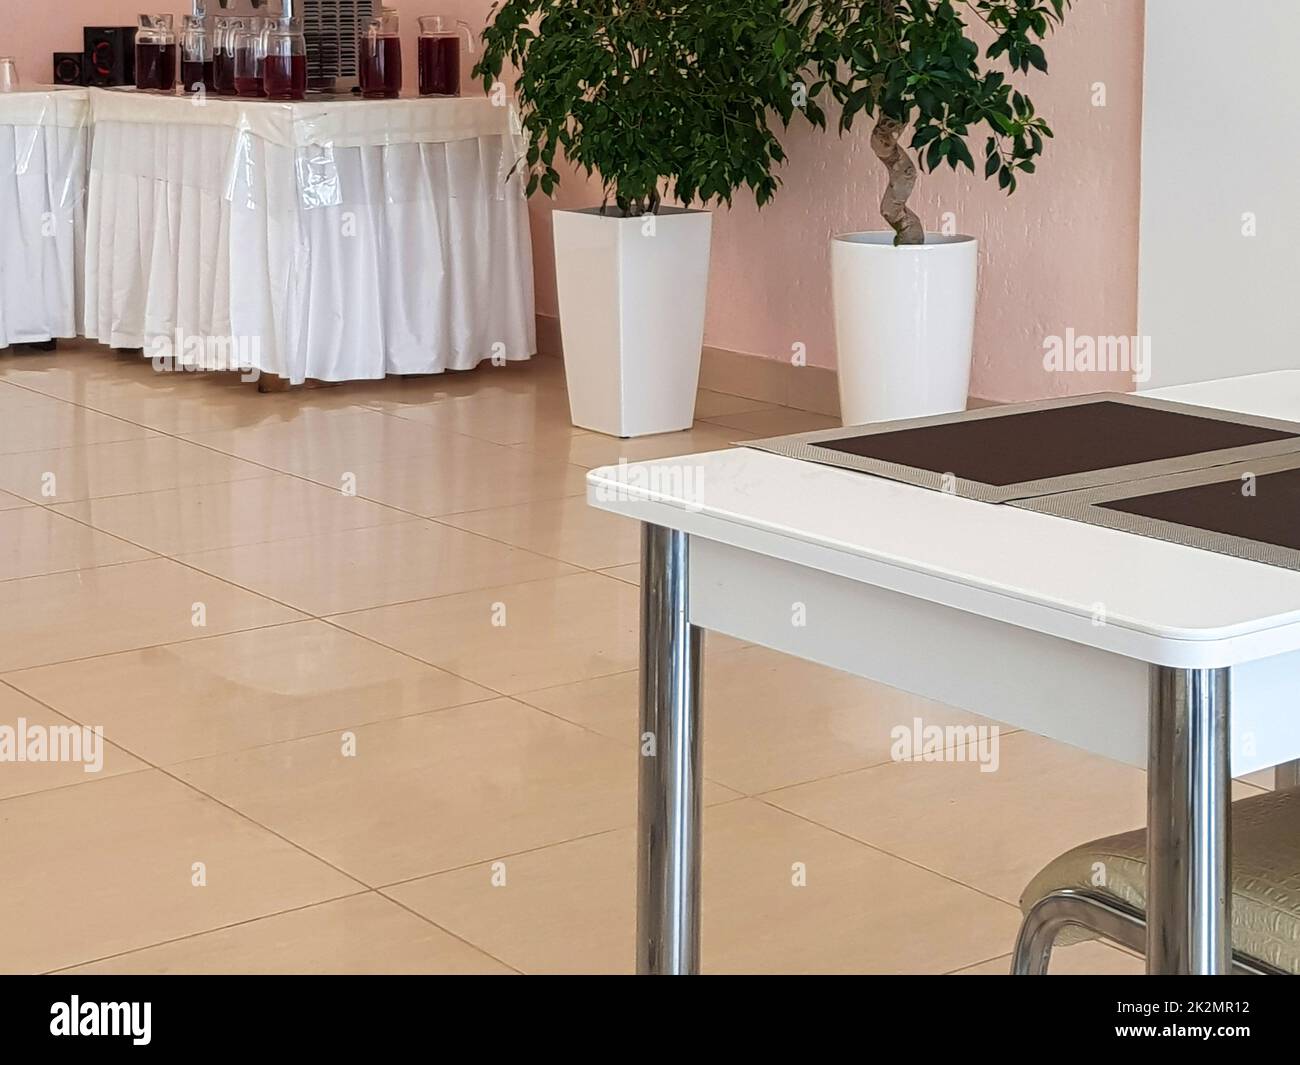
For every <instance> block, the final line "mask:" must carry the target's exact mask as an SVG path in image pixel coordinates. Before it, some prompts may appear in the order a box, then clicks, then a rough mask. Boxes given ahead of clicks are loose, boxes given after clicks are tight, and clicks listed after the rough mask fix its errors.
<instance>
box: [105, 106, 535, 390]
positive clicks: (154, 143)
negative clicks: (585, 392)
mask: <svg viewBox="0 0 1300 1065" xmlns="http://www.w3.org/2000/svg"><path fill="white" fill-rule="evenodd" d="M92 109H93V113H94V121H95V130H96V136H95V147H94V154H93V158H92V162H91V178H90V186H91V188H90V208H89V210H90V218H89V221H90V226H91V232H92V233H93V234H94V239H92V242H91V246H90V248H89V249H88V253H87V304H86V309H87V329H88V333H89V335H92V336H98V337H99V339H101V340H104V341H106V342H108V343H110V344H113V345H114V346H119V347H144V348H146V349H153V348H154V347H155V346H156V343H157V339H158V338H160V337H162V338H169V339H170V338H173V337H176V338H178V339H180V338H184V340H185V344H184V347H183V350H182V346H181V345H180V344H179V343H173V344H171V349H172V350H174V351H175V353H176V354H177V356H178V358H179V361H180V362H181V363H182V364H186V365H198V366H204V367H207V368H213V369H218V368H230V362H229V360H230V358H231V353H232V351H233V352H238V353H239V356H240V358H241V360H244V361H247V362H250V363H251V364H252V365H254V366H255V367H256V368H258V369H260V370H263V371H265V372H270V373H275V374H277V375H280V376H284V377H287V378H289V379H290V380H291V381H294V382H299V381H302V380H303V379H304V378H306V377H312V378H317V379H321V380H351V379H361V378H376V377H382V376H384V374H386V373H433V372H438V371H440V370H444V369H468V368H471V367H473V366H474V365H476V364H477V363H478V362H480V361H482V360H483V359H485V358H497V359H521V358H528V357H529V356H530V355H531V354H533V352H534V351H535V348H536V342H535V334H534V321H533V304H532V264H531V248H530V242H529V235H528V225H527V211H526V207H525V204H524V198H523V190H522V186H521V181H520V178H519V177H518V176H515V175H513V174H512V171H513V169H514V166H515V163H516V162H517V160H518V158H519V156H520V154H521V152H522V145H521V141H520V139H519V137H518V136H517V132H516V130H515V129H513V128H512V126H514V123H513V122H512V119H511V116H510V114H509V113H508V111H507V110H506V109H504V108H500V107H495V106H493V105H492V103H491V102H490V101H487V100H458V99H454V100H437V101H434V100H395V101H387V100H385V101H362V100H356V99H347V100H326V101H314V100H313V101H310V102H308V103H304V104H277V103H270V102H265V101H243V100H221V99H215V98H211V97H209V98H207V99H206V100H205V101H203V102H202V103H200V104H197V105H196V104H195V103H194V102H192V101H191V100H187V99H186V98H184V97H162V96H155V95H153V94H148V93H135V92H121V91H92ZM268 116H270V117H268ZM333 136H337V137H338V140H337V141H335V140H330V139H327V137H333ZM313 138H317V139H313ZM196 334H197V335H198V337H199V338H200V339H199V340H198V341H197V342H195V341H194V337H195V335H196ZM147 353H148V351H147ZM237 365H243V361H241V362H239V363H238V364H237Z"/></svg>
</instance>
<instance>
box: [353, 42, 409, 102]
mask: <svg viewBox="0 0 1300 1065" xmlns="http://www.w3.org/2000/svg"><path fill="white" fill-rule="evenodd" d="M357 45H358V54H357V80H358V81H359V82H360V83H361V95H362V96H366V97H369V98H370V99H389V100H392V99H396V98H397V97H398V96H400V95H401V93H402V41H401V39H400V38H398V37H362V38H361V39H360V40H359V41H358V42H357Z"/></svg>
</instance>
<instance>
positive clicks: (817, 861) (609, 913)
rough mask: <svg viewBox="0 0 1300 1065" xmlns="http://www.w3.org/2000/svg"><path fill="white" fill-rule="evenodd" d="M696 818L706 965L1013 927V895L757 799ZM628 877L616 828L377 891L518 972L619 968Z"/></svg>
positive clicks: (965, 940)
mask: <svg viewBox="0 0 1300 1065" xmlns="http://www.w3.org/2000/svg"><path fill="white" fill-rule="evenodd" d="M704 821H705V823H704V832H705V837H706V839H707V840H708V843H707V845H706V846H705V848H704V852H703V853H704V886H703V901H704V908H703V919H702V929H701V943H702V945H703V949H702V953H703V968H704V971H705V972H716V973H763V972H772V973H851V972H897V973H907V972H947V971H949V970H951V969H954V968H958V967H960V966H962V965H963V964H971V963H974V962H975V961H976V960H983V959H985V958H988V957H990V956H992V955H993V954H996V953H997V952H999V951H1002V950H1006V949H1008V948H1009V946H1010V944H1011V941H1012V939H1013V937H1014V935H1015V931H1016V928H1017V926H1018V919H1017V914H1016V911H1015V910H1014V909H1013V908H1012V907H1010V906H1007V905H1006V904H1004V903H1001V902H997V901H995V900H993V899H990V898H988V897H986V896H983V895H979V894H977V893H976V892H974V891H972V890H971V889H969V888H966V887H963V886H961V885H960V884H955V883H953V882H952V881H950V880H946V879H944V878H943V877H939V876H936V875H935V874H933V873H928V872H926V871H925V870H922V869H918V868H916V867H915V866H913V865H908V864H907V863H905V862H901V861H899V860H898V859H896V858H891V857H889V856H888V855H885V854H882V853H880V852H879V851H876V850H873V849H871V848H870V847H865V846H863V845H862V844H860V843H856V842H854V841H853V840H850V839H846V838H845V837H844V836H842V835H839V834H837V833H835V832H831V831H829V830H827V829H825V828H822V827H821V826H819V825H814V824H811V823H810V822H808V821H805V820H802V819H800V818H797V817H793V816H791V815H789V814H786V813H784V812H782V811H780V810H776V809H773V808H772V807H770V806H767V805H766V804H764V803H761V802H756V801H753V800H740V801H737V802H730V803H724V804H722V805H719V806H717V807H714V808H711V809H709V810H707V811H706V813H705V819H704ZM635 880H636V849H635V839H634V837H633V834H632V833H631V832H630V831H623V832H611V833H604V834H602V835H600V836H596V837H594V838H591V839H585V840H577V841H575V842H572V843H566V844H563V845H561V846H558V847H547V848H545V849H544V850H539V851H533V852H531V853H528V854H521V855H517V856H515V857H512V858H508V859H506V860H505V861H504V862H503V863H501V864H500V865H499V866H495V867H494V866H491V865H474V866H471V867H470V868H467V869H459V870H456V871H454V872H448V873H444V874H442V875H439V876H432V877H427V878H424V879H420V880H417V881H414V882H413V883H409V884H403V885H400V886H398V887H392V888H387V889H385V894H388V895H391V896H392V897H393V898H396V899H398V900H400V901H402V902H404V903H406V904H407V905H409V906H410V907H411V908H412V909H414V910H416V911H417V912H419V913H422V914H425V915H426V916H428V917H429V918H430V919H432V920H434V921H437V922H438V924H440V925H442V926H443V927H444V928H447V929H449V930H450V931H453V932H456V933H457V934H458V935H461V936H464V937H465V938H467V939H469V940H471V941H472V942H475V943H479V944H481V945H482V946H483V947H484V949H486V950H488V951H490V952H491V953H493V954H494V955H496V956H497V957H499V958H501V959H502V960H503V961H506V962H508V963H509V964H511V965H514V966H516V967H517V968H519V969H522V970H523V971H525V972H532V973H627V972H631V971H632V963H633V960H634V958H635V944H634V938H633V937H634V932H635V925H636V907H635V904H634V897H635V891H634V884H635Z"/></svg>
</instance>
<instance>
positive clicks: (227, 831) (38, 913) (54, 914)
mask: <svg viewBox="0 0 1300 1065" xmlns="http://www.w3.org/2000/svg"><path fill="white" fill-rule="evenodd" d="M0 824H3V826H4V831H3V832H0V867H3V868H4V870H5V875H4V877H3V878H0V945H2V946H0V971H4V972H44V971H47V970H50V969H61V968H65V967H67V966H70V965H77V964H80V963H83V962H88V961H94V960H96V959H98V958H102V957H106V956H108V955H112V954H118V953H121V952H122V951H125V950H135V949H138V948H140V947H145V946H149V945H151V944H153V943H159V942H162V941H163V940H168V939H175V938H177V937H179V936H185V935H193V934H195V933H197V932H205V931H208V930H210V929H213V928H220V927H222V926H224V925H229V924H232V923H234V922H236V921H247V920H250V919H252V918H256V917H263V916H266V915H268V914H271V913H278V912H280V911H281V910H286V909H291V908H294V907H298V906H305V905H308V904H309V903H314V902H323V901H325V900H326V899H330V898H335V897H338V896H340V895H345V894H350V893H352V892H355V891H356V890H357V888H358V885H357V884H356V882H355V881H353V880H351V879H350V878H348V877H346V876H343V875H342V874H341V873H339V872H337V871H335V870H334V869H331V868H330V867H329V866H328V865H326V864H325V863H324V862H321V861H319V860H317V859H316V858H313V857H311V856H310V855H308V854H305V853H304V852H303V851H302V850H300V849H299V848H297V847H294V846H292V845H291V844H289V843H286V842H284V841H283V840H281V839H278V838H276V836H274V835H273V834H272V833H270V832H268V831H266V830H265V829H263V828H259V827H258V826H257V825H255V824H253V823H252V822H250V821H249V820H248V819H247V818H245V817H242V816H240V815H239V814H237V813H234V812H233V811H231V810H228V809H226V808H225V807H223V806H221V805H220V804H219V803H215V802H213V801H212V800H211V799H208V798H205V797H203V796H202V795H199V794H198V793H196V792H195V791H194V790H193V789H191V788H188V787H186V786H185V785H184V784H181V783H179V782H177V781H175V780H173V779H171V778H170V777H167V776H164V775H163V774H162V773H160V772H158V771H157V770H150V771H148V772H143V773H127V774H124V775H122V776H116V777H109V778H107V779H103V780H96V781H93V782H92V783H89V784H81V785H77V786H75V787H66V788H57V789H55V790H52V791H43V792H38V793H36V794H34V795H23V796H19V797H17V798H12V799H5V800H3V801H0ZM54 841H57V844H55V843H54ZM52 844H53V845H52Z"/></svg>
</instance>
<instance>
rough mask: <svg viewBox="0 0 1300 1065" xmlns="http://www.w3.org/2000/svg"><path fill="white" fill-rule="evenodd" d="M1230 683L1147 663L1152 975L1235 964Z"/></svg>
mask: <svg viewBox="0 0 1300 1065" xmlns="http://www.w3.org/2000/svg"><path fill="white" fill-rule="evenodd" d="M1228 681H1229V678H1228V670H1227V669H1174V668H1172V667H1168V666H1152V667H1151V705H1150V740H1149V749H1148V752H1147V972H1148V973H1152V974H1166V973H1176V974H1188V973H1191V974H1213V973H1227V972H1229V971H1230V969H1231V966H1232V942H1231V936H1232V921H1231V916H1232V914H1231V905H1232V890H1231V887H1232V880H1231V854H1232V851H1231V838H1230V831H1229V830H1230V824H1231V819H1230V817H1229V810H1228V807H1229V803H1230V801H1231V791H1230V789H1231V786H1232V780H1231V777H1230V774H1229V766H1228V754H1229V737H1228V725H1229V714H1228V701H1229V696H1228V692H1229V682H1228Z"/></svg>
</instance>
